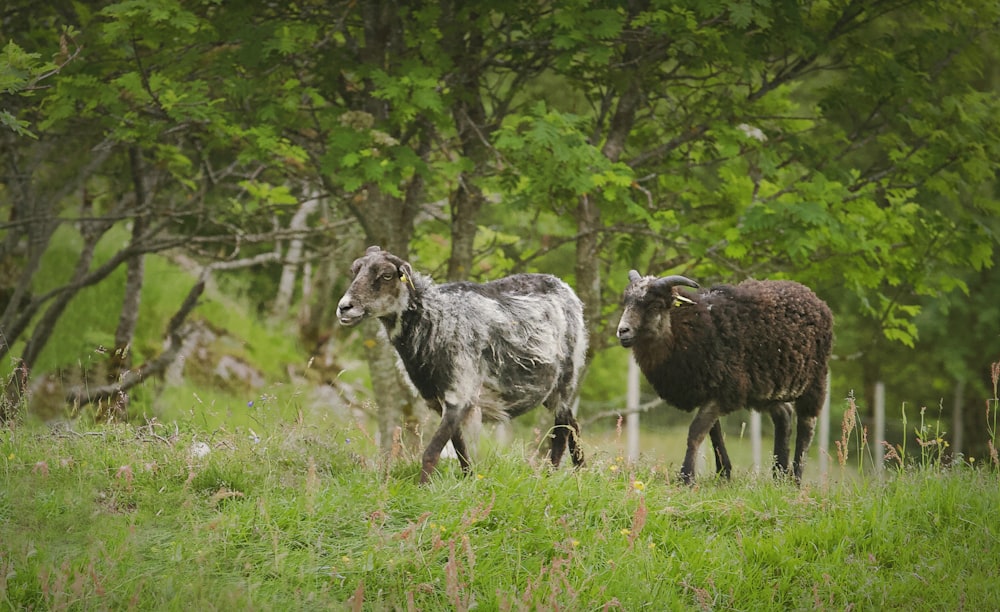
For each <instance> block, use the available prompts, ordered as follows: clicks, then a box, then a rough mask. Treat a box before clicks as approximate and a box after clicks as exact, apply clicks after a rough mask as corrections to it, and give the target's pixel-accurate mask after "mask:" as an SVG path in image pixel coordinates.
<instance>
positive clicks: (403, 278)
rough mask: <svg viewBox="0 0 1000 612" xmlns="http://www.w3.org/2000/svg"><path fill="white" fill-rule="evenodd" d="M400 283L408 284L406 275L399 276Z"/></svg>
mask: <svg viewBox="0 0 1000 612" xmlns="http://www.w3.org/2000/svg"><path fill="white" fill-rule="evenodd" d="M399 282H401V283H405V282H406V275H405V274H400V275H399Z"/></svg>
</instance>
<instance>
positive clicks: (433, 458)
mask: <svg viewBox="0 0 1000 612" xmlns="http://www.w3.org/2000/svg"><path fill="white" fill-rule="evenodd" d="M464 412H465V410H459V408H458V406H456V405H454V404H449V403H447V402H445V403H444V409H443V410H442V411H441V424H440V425H438V428H437V431H435V432H434V436H433V437H432V438H431V441H430V443H428V444H427V448H426V449H424V456H423V461H422V466H421V470H420V484H425V483H427V482H429V481H430V479H431V474H432V473H433V472H434V469H435V468H436V467H437V464H438V460H440V459H441V451H442V450H444V445H445V444H447V443H448V440H451V439H452V438H453V437H454V436H455V434H456V432H459V433H458V435H459V436H461V432H460V430H459V425H460V423H461V422H462V419H461V418H460V415H461V414H462V413H464ZM460 444H461V445H462V450H461V451H460V450H459V449H458V447H457V446H456V447H455V452H457V453H458V456H459V457H461V456H462V454H463V452H464V451H465V442H464V441H460Z"/></svg>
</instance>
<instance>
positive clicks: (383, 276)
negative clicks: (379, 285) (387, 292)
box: [382, 272, 395, 280]
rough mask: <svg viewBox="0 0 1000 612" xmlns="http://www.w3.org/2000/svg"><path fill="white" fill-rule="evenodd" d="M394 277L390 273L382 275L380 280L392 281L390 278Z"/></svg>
mask: <svg viewBox="0 0 1000 612" xmlns="http://www.w3.org/2000/svg"><path fill="white" fill-rule="evenodd" d="M394 276H395V274H393V273H392V272H386V273H385V274H383V275H382V280H392V277H394Z"/></svg>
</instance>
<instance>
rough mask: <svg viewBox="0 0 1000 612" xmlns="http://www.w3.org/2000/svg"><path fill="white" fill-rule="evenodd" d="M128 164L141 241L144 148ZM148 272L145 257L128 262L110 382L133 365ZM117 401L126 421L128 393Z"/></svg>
mask: <svg viewBox="0 0 1000 612" xmlns="http://www.w3.org/2000/svg"><path fill="white" fill-rule="evenodd" d="M128 156H129V165H130V166H131V168H132V184H133V189H134V192H135V193H134V195H135V210H136V214H135V216H134V217H133V218H132V244H138V243H139V242H140V241H141V240H142V236H143V234H144V233H145V231H146V217H145V215H143V214H142V209H143V208H144V207H145V206H146V204H147V192H146V184H145V182H146V174H145V171H144V168H143V163H142V151H140V150H139V149H138V148H137V147H130V148H129V151H128ZM145 272H146V258H145V256H144V255H137V256H136V257H133V258H131V259H129V260H128V262H127V263H126V264H125V295H124V297H123V299H122V308H121V313H120V314H119V315H118V327H116V328H115V346H114V350H112V351H111V357H110V358H109V359H108V371H107V377H106V378H107V382H108V384H113V383H115V382H116V381H118V380H120V379H121V378H122V377H123V376H124V375H125V373H126V372H127V371H128V370H129V368H131V367H132V339H133V338H134V337H135V328H136V325H137V324H138V321H139V305H140V302H141V300H142V286H143V282H144V278H145ZM117 399H118V401H117V402H116V403H115V404H114V414H112V418H118V419H119V420H125V418H126V416H127V412H128V401H129V396H128V394H126V393H122V394H121V395H120V396H119V397H118V398H117Z"/></svg>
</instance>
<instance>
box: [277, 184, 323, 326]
mask: <svg viewBox="0 0 1000 612" xmlns="http://www.w3.org/2000/svg"><path fill="white" fill-rule="evenodd" d="M311 191H312V193H310V194H309V197H308V199H306V201H304V202H303V203H302V205H301V206H299V209H298V210H297V211H295V215H294V216H292V220H291V221H290V222H289V224H288V229H290V230H292V231H293V232H303V233H304V232H305V231H306V229H307V228H308V225H307V221H308V220H309V215H311V214H313V213H314V212H316V210H317V209H318V208H319V195H318V194H317V193H315V190H311ZM304 245H305V242H304V240H303V239H302V237H301V236H300V235H294V234H293V236H292V238H291V240H289V242H288V251H287V252H286V253H285V263H284V265H282V267H281V279H280V280H279V281H278V294H277V296H275V298H274V307H273V309H272V312H273V313H274V314H276V315H278V316H279V317H284V316H285V315H287V314H288V309H289V308H290V307H291V305H292V295H293V294H294V293H295V279H296V278H298V274H299V266H301V265H302V251H303V250H304Z"/></svg>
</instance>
